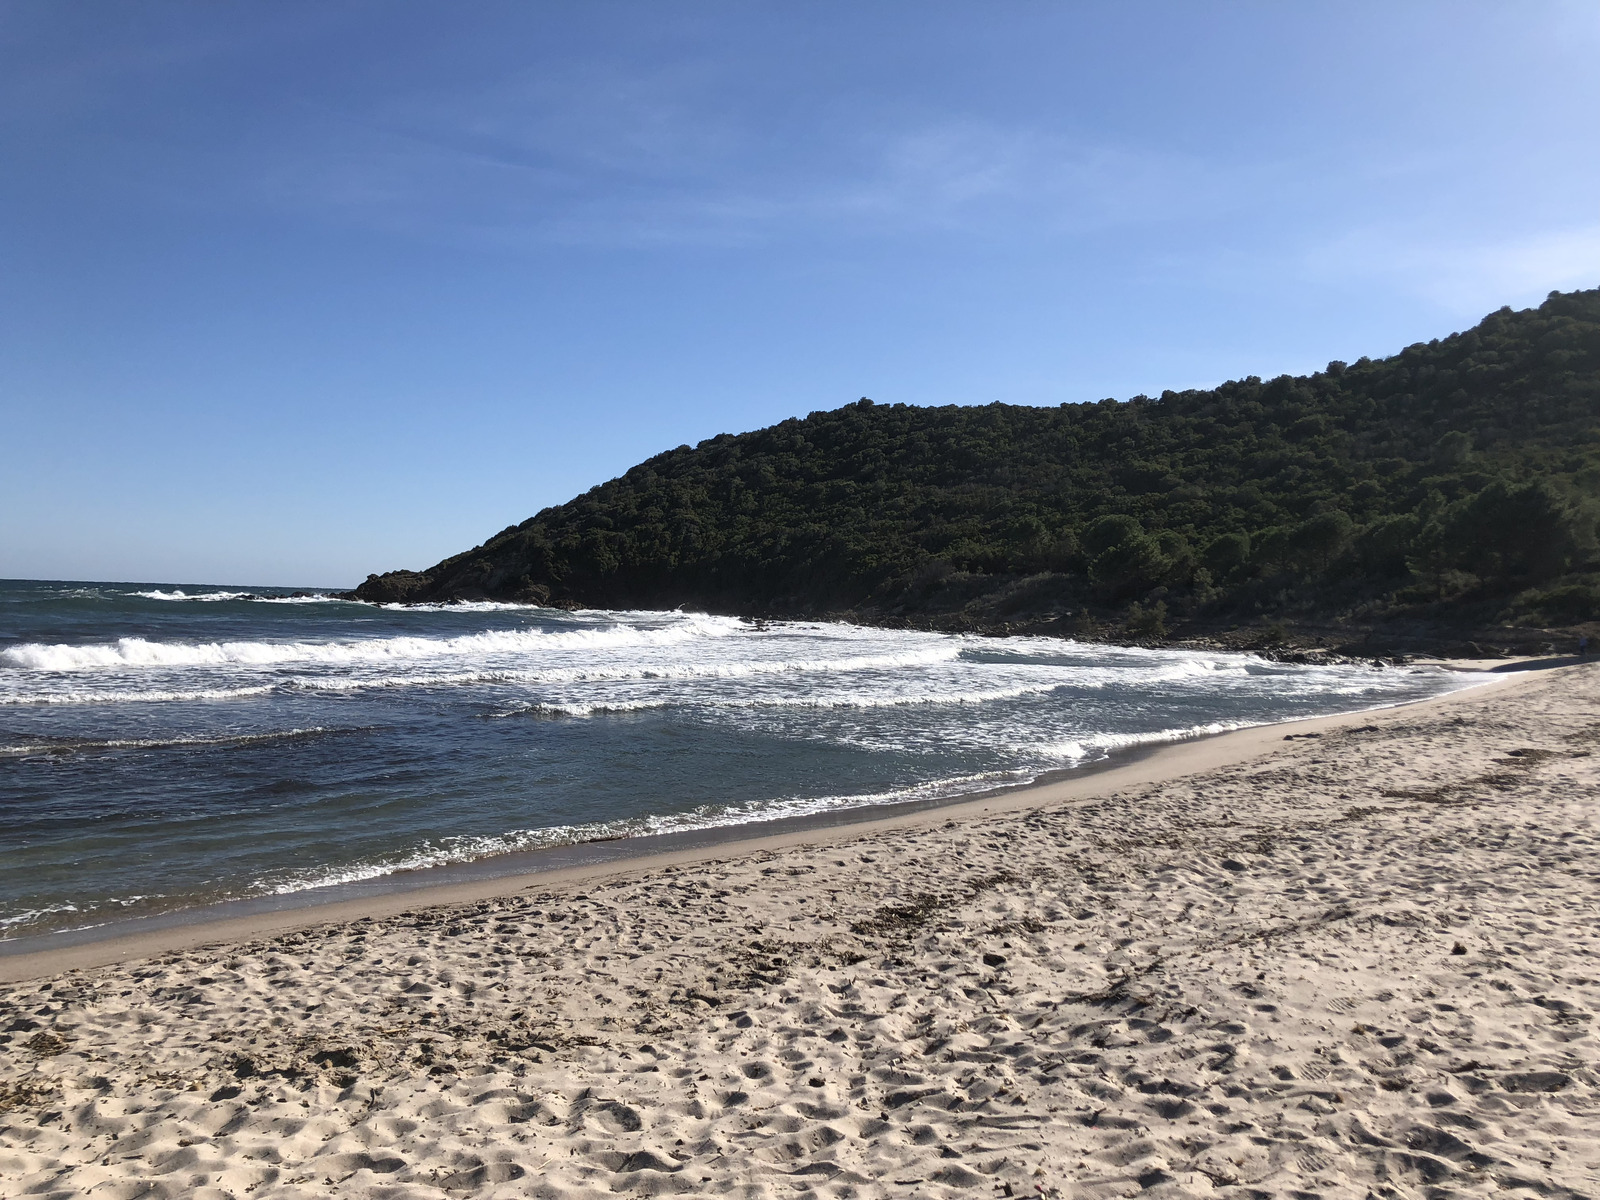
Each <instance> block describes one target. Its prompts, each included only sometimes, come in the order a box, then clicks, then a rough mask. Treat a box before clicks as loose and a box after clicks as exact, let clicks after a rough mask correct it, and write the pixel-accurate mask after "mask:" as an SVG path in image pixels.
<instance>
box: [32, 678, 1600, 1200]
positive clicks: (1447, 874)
mask: <svg viewBox="0 0 1600 1200" xmlns="http://www.w3.org/2000/svg"><path fill="white" fill-rule="evenodd" d="M1312 735H1314V736H1312ZM1597 742H1600V666H1594V665H1583V666H1575V667H1570V668H1564V669H1559V670H1550V671H1543V672H1538V673H1531V674H1527V675H1522V676H1518V677H1515V678H1510V679H1507V680H1503V681H1498V682H1496V683H1495V684H1493V685H1491V686H1488V687H1485V688H1481V689H1473V690H1470V691H1467V692H1462V693H1456V694H1454V695H1452V696H1448V697H1443V698H1440V699H1438V700H1433V701H1427V702H1424V703H1422V704H1418V705H1410V706H1406V707H1403V708H1398V709H1391V710H1386V711H1382V712H1377V713H1366V714H1359V715H1357V716H1354V717H1341V718H1324V719H1319V720H1316V721H1308V722H1300V723H1296V724H1294V725H1289V726H1274V727H1269V728H1265V729H1257V730H1246V731H1241V732H1239V733H1236V734H1229V735H1225V736H1222V737H1218V738H1212V739H1207V740H1204V741H1200V742H1195V743H1188V744H1184V745H1179V746H1173V747H1167V748H1164V749H1163V750H1161V751H1159V752H1157V753H1154V754H1152V755H1150V756H1148V757H1146V758H1144V759H1141V760H1139V761H1137V762H1131V763H1127V764H1123V765H1121V766H1118V767H1116V768H1114V769H1112V770H1109V771H1106V772H1103V773H1101V774H1098V775H1094V776H1088V777H1083V778H1076V779H1067V780H1063V781H1060V782H1057V783H1054V784H1052V785H1050V786H1048V787H1043V788H1032V789H1027V790H1025V791H1021V792H1015V793H1008V794H1005V795H1003V796H998V797H990V798H987V799H983V800H977V801H972V802H968V803H965V804H962V805H957V806H951V807H948V808H942V809H938V810H934V811H926V812H920V813H914V814H905V815H901V816H898V817H894V818H891V819H888V820H883V821H874V822H870V823H866V824H857V825H852V826H848V827H844V828H839V829H833V830H806V831H799V832H794V833H789V834H785V835H782V836H779V837H774V838H767V839H764V840H761V841H758V842H744V843H738V844H725V845H718V846H711V847H703V848H699V849H696V850H692V851H684V852H680V853H677V854H674V855H669V856H660V857H656V858H651V859H638V860H632V861H629V862H626V863H610V864H598V865H590V866H587V867H579V868H573V869H571V870H569V871H568V872H566V873H564V874H543V875H538V876H534V877H520V878H511V879H494V880H482V881H475V882H472V883H469V884H463V885H458V886H456V887H454V888H451V889H439V890H434V891H429V892H426V893H418V892H412V893H409V894H397V895H390V896H385V897H376V898H372V899H370V900H362V901H352V902H350V903H349V904H348V905H346V906H343V907H340V908H323V909H313V910H307V909H300V910H295V911H292V912H288V913H276V914H257V915H254V916H251V917H248V918H243V919H241V921H240V922H237V923H214V924H207V925H202V926H192V927H186V928H180V929H168V930H159V931H153V932H151V933H149V934H148V935H145V937H144V940H142V941H140V940H127V941H124V942H121V943H116V944H99V945H89V946H79V947H72V948H66V949H61V950H59V951H54V952H51V953H50V954H49V955H47V956H43V957H40V956H32V957H12V958H8V959H3V960H0V978H3V979H7V980H10V981H11V982H8V983H6V984H4V985H0V1041H3V1043H4V1044H3V1045H0V1194H5V1195H13V1194H16V1195H22V1194H30V1195H42V1196H78V1195H92V1196H101V1195H104V1196H120V1197H132V1196H136V1195H150V1196H190V1195H193V1196H219V1197H220V1196H225V1195H231V1196H244V1195H247V1194H248V1195H250V1196H252V1197H269V1196H304V1195H340V1196H375V1197H376V1196H395V1197H400V1196H432V1197H439V1196H491V1195H494V1196H552V1197H555V1196H585V1195H594V1196H600V1195H614V1194H617V1193H624V1194H641V1195H654V1194H660V1193H673V1194H679V1193H683V1194H707V1195H712V1194H715V1195H729V1194H732V1195H740V1196H768V1195H772V1196H790V1195H797V1194H806V1193H816V1194H819V1195H827V1196H845V1195H863V1196H864V1195H885V1194H894V1195H919V1196H920V1195H929V1196H938V1195H952V1196H954V1195H968V1196H991V1195H1021V1194H1026V1195H1039V1194H1041V1193H1042V1194H1046V1195H1053V1194H1059V1195H1063V1196H1065V1195H1074V1196H1076V1195H1089V1196H1095V1197H1099V1196H1113V1195H1116V1196H1131V1195H1134V1194H1137V1193H1140V1192H1146V1191H1147V1192H1151V1193H1152V1194H1155V1195H1167V1194H1176V1193H1185V1194H1187V1193H1193V1194H1196V1195H1207V1196H1210V1195H1215V1194H1218V1193H1221V1194H1223V1195H1226V1196H1236V1197H1239V1198H1241V1200H1263V1198H1264V1197H1265V1196H1268V1195H1280V1194H1281V1195H1284V1196H1289V1197H1294V1198H1295V1200H1304V1197H1306V1196H1308V1195H1313V1194H1314V1195H1316V1196H1319V1197H1322V1196H1328V1197H1334V1196H1339V1197H1343V1196H1349V1197H1352V1198H1353V1200H1361V1198H1364V1197H1366V1196H1367V1195H1369V1194H1372V1195H1377V1196H1384V1197H1388V1196H1403V1197H1411V1196H1419V1197H1421V1196H1426V1197H1429V1198H1430V1200H1431V1198H1432V1197H1435V1196H1443V1195H1447V1194H1450V1193H1465V1192H1482V1193H1485V1194H1487V1193H1489V1192H1511V1193H1513V1194H1520V1193H1527V1194H1529V1195H1540V1196H1563V1197H1575V1196H1590V1195H1595V1194H1597V1192H1600V1086H1597V1085H1600V1075H1597V1070H1596V1068H1597V1064H1596V1052H1595V1046H1594V1041H1593V1032H1592V1027H1593V1020H1592V1017H1591V1014H1592V1013H1593V1012H1594V1011H1595V1008H1596V1005H1597V1004H1600V888H1597V882H1600V858H1597V854H1596V851H1597V844H1596V840H1595V839H1596V828H1595V816H1596V809H1597V805H1600V771H1597V769H1596V766H1595V759H1594V757H1593V756H1592V754H1591V751H1592V750H1594V749H1595V746H1596V743H1597Z"/></svg>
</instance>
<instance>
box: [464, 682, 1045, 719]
mask: <svg viewBox="0 0 1600 1200" xmlns="http://www.w3.org/2000/svg"><path fill="white" fill-rule="evenodd" d="M1060 686H1061V684H1060V683H1059V682H1051V683H1042V684H1021V685H1017V686H1014V687H1003V688H973V689H968V690H965V691H946V692H936V691H930V692H900V693H889V694H887V695H872V694H868V693H865V692H844V693H835V694H833V695H827V694H823V695H815V696H717V697H706V696H694V697H675V696H653V697H650V698H648V699H643V700H596V701H594V702H592V703H583V702H570V703H543V702H532V703H528V704H518V705H513V706H511V707H509V708H506V709H504V710H502V711H501V712H498V713H496V714H495V715H496V716H500V717H513V716H519V715H523V714H529V713H531V714H536V715H538V716H547V717H593V716H601V715H605V714H608V713H630V712H641V711H644V710H646V709H652V708H672V707H678V706H692V707H695V708H706V709H753V708H791V709H793V708H801V709H804V708H811V709H830V708H900V707H904V706H911V705H918V704H988V703H991V702H993V701H995V700H1015V699H1017V698H1018V697H1020V696H1040V695H1044V694H1045V693H1047V692H1053V691H1055V690H1056V689H1057V688H1058V687H1060Z"/></svg>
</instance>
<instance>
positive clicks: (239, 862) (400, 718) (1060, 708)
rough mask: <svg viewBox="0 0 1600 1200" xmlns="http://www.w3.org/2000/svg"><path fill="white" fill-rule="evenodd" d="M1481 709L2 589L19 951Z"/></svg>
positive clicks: (726, 630) (996, 646)
mask: <svg viewBox="0 0 1600 1200" xmlns="http://www.w3.org/2000/svg"><path fill="white" fill-rule="evenodd" d="M1465 682H1466V681H1465V679H1464V678H1463V677H1461V676H1458V675H1453V674H1451V673H1449V672H1445V671H1439V670H1409V669H1385V670H1378V669H1373V668H1371V667H1365V666H1326V667H1303V666H1288V665H1282V664H1276V663H1272V662H1267V661H1265V660H1262V659H1259V658H1256V657H1253V656H1250V655H1242V654H1223V653H1213V652H1192V651H1150V650H1138V649H1119V648H1115V647H1106V646H1100V645H1090V644H1080V643H1075V642H1070V641H1060V640H1055V639H1047V638H1032V637H1023V638H982V637H972V636H956V635H944V634H930V633H916V632H903V631H885V630H880V629H867V628H860V627H854V626H845V625H833V624H817V623H781V622H780V623H752V622H746V621H740V620H736V619H733V618H727V617H714V616H706V615H704V614H695V613H682V612H670V613H658V612H629V613H614V612H574V613H569V612H560V611H555V610H550V609H541V608H534V607H526V606H513V605H499V604H467V605H454V606H433V607H416V608H407V609H401V608H389V607H377V606H373V605H367V604H361V603H355V602H350V601H342V600H333V599H329V598H327V597H325V596H320V595H315V594H313V595H309V596H307V595H299V596H297V595H292V594H290V593H289V592H288V591H287V590H283V589H265V590H256V591H253V592H245V591H242V590H241V589H237V588H234V589H230V588H219V587H210V586H202V585H175V584H108V583H39V582H18V581H10V582H0V937H10V938H15V937H19V936H24V935H28V934H36V933H41V932H47V931H52V930H61V929H69V928H77V927H83V926H90V925H96V924H100V923H104V922H107V921H113V920H116V919H118V918H119V917H128V916H133V915H144V914H151V913H157V912H163V911H168V910H172V909H178V908H187V907H192V906H196V905H202V904H206V903H210V902H215V901H218V900H225V899H236V898H245V897H259V896H271V895H278V894H287V893H295V892H301V891H305V890H308V889H315V888H318V887H324V886H328V885H332V884H337V883H340V882H343V881H351V880H360V879H371V878H378V877H383V876H391V875H393V874H394V873H397V872H406V871H413V870H416V869H419V868H425V867H429V866H435V865H441V864H449V863H460V862H467V861H472V860H476V859H481V858H485V857H488V856H494V855H497V854H505V853H507V852H511V851H517V850H526V849H531V848H537V847H541V846H557V845H562V844H569V843H574V842H580V841H585V840H588V839H593V838H598V837H612V836H618V835H621V836H631V835H637V834H643V833H651V832H661V831H667V830H674V829H694V828H707V827H714V826H729V825H737V824H743V823H748V822H752V821H759V820H766V819H772V818H777V817H782V816H790V815H799V814H808V813H824V812H830V811H838V810H842V809H845V808H851V807H858V806H864V805H884V804H892V803H895V802H903V801H911V800H925V799H933V798H940V797H948V796H956V795H961V794H964V793H970V792H974V791H979V790H983V789H986V788H993V787H998V786H1004V785H1007V784H1020V783H1025V782H1028V781H1029V780H1032V779H1036V778H1038V777H1039V776H1040V775H1042V774H1045V773H1049V772H1054V771H1060V770H1063V769H1070V768H1073V767H1076V766H1081V765H1084V764H1088V763H1092V762H1094V761H1096V760H1098V759H1102V758H1104V757H1105V756H1106V755H1107V754H1109V753H1112V752H1114V751H1116V750H1117V749H1118V748H1121V747H1126V746H1133V745H1139V744H1146V743H1152V742H1159V741H1169V740H1174V739H1178V738H1184V737H1193V736H1198V735H1201V734H1204V733H1207V732H1215V731H1220V730H1223V729H1227V728H1233V727H1237V726H1241V725H1247V724H1256V723H1262V722H1269V721H1277V720H1284V719H1291V718H1296V717H1304V716H1312V715H1317V714H1323V713H1331V712H1341V711H1350V710H1355V709H1361V708H1370V707H1375V706H1379V705H1388V704H1395V703H1399V702H1402V701H1406V700H1412V699H1420V698H1423V697H1426V696H1431V695H1435V694H1438V693H1440V692H1444V691H1448V690H1451V689H1453V688H1456V687H1460V686H1463V685H1464V683H1465Z"/></svg>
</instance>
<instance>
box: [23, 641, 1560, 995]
mask: <svg viewBox="0 0 1600 1200" xmlns="http://www.w3.org/2000/svg"><path fill="white" fill-rule="evenodd" d="M1416 665H1426V666H1435V667H1442V668H1445V669H1448V670H1453V671H1458V672H1463V673H1477V674H1482V675H1485V676H1492V677H1493V678H1486V679H1485V680H1484V681H1483V682H1482V683H1474V684H1469V685H1467V686H1465V687H1461V688H1457V689H1455V690H1453V691H1450V692H1446V693H1444V694H1443V695H1439V696H1432V697H1428V698H1427V699H1423V700H1416V701H1407V702H1404V703H1400V704H1393V705H1386V706H1382V707H1378V708H1369V709H1357V710H1355V711H1352V712H1348V713H1338V714H1331V715H1327V716H1319V717H1304V718H1298V719H1294V720H1289V721H1276V722H1271V723H1268V724H1264V725H1254V726H1247V727H1245V728H1242V729H1234V730H1228V731H1225V732H1222V733H1215V734H1201V735H1198V736H1193V737H1188V738H1183V739H1179V740H1176V741H1172V742H1158V743H1152V744H1145V745H1139V746H1133V747H1128V748H1125V749H1123V750H1119V751H1115V752H1113V753H1111V754H1109V755H1108V756H1107V757H1106V758H1105V759H1102V760H1099V761H1097V762H1094V763H1089V764H1085V765H1084V766H1081V767H1072V768H1065V769H1063V770H1061V771H1059V772H1051V773H1049V777H1043V778H1042V779H1036V780H1034V781H1032V782H1030V783H1026V784H1018V785H1013V786H1001V787H998V788H991V789H986V790H983V791H979V792H974V793H969V794H963V795H957V796H951V797H946V798H941V799H932V800H915V801H908V802H901V803H896V804H890V805H863V806H861V807H858V808H846V809H842V810H839V811H836V812H830V813H816V814H808V815H806V816H799V817H785V818H779V819H776V820H771V821H754V822H749V823H746V824H739V825H727V826H712V827H709V828H705V829H693V830H683V831H674V832H670V833H665V834H648V835H643V836H640V837H634V838H618V839H608V840H604V841H594V842H581V843H576V844H574V845H570V846H558V847H549V848H544V849H539V850H531V851H519V852H514V853H510V854H501V855H493V856H491V857H489V858H485V859H478V860H473V861H471V862H466V863H454V864H449V865H445V866H439V867H429V868H424V869H421V870H417V871H409V872H395V873H391V874H387V875H381V876H376V877H374V878H372V879H368V880H359V881H354V882H352V883H348V884H337V885H333V886H331V887H324V888H311V889H306V890H305V891H303V892H293V893H288V894H285V895H282V896H261V897H250V898H247V899H240V900H230V901H222V902H218V903H215V904H206V905H197V906H194V907H190V908H180V909H175V910H171V911H169V912H165V913H158V914H153V915H151V916H147V917H133V918H127V919H124V920H117V921H108V922H105V923H103V924H99V925H92V926H83V927H78V928H74V929H65V930H57V931H52V932H48V933H42V934H35V935H27V936H23V937H17V938H11V939H6V940H4V941H0V985H6V984H13V983H18V982H22V981H26V980H29V979H35V978H42V977H44V976H47V975H51V974H56V973H60V972H64V971H73V970H86V969H92V968H96V967H103V966H107V965H110V964H113V963H120V962H126V961H129V960H132V959H138V958H148V957H155V956H158V955H162V954H168V953H175V952H180V951H187V950H193V949H197V948H200V947H206V946H215V945H223V944H227V943H230V942H236V941H247V940H252V939H257V938H261V937H265V936H275V935H281V934H285V933H290V932H294V931H299V930H305V929H311V928H316V927H319V926H324V925H329V924H337V923H340V922H344V921H350V920H358V919H361V918H371V919H374V920H382V919H384V918H386V917H392V916H394V915H396V914H398V913H401V912H405V911H408V910H412V909H419V908H434V907H438V906H441V905H453V904H465V903H474V902H477V901H481V900H487V899H495V898H500V897H504V896H508V895H514V894H516V893H517V892H519V891H526V890H529V889H532V888H536V887H545V886H557V885H563V884H573V883H580V882H584V881H588V880H595V879H605V878H611V877H614V876H620V875H629V876H632V875H648V874H650V873H652V872H656V871H660V870H662V869H666V868H675V867H681V866H686V865H692V864H703V863H707V862H713V861H718V860H720V859H724V858H740V857H746V856H749V855H754V854H759V853H762V852H767V851H773V850H780V849H788V848H791V847H795V846H801V845H811V844H817V845H821V844H826V843H828V842H830V841H837V840H840V839H844V838H848V837H852V836H857V835H863V834H870V833H877V832H881V831H886V830H892V829H901V828H918V827H923V826H926V825H929V824H932V823H934V822H936V821H940V820H960V819H963V818H967V817H971V816H975V815H979V814H993V815H999V814H1009V813H1015V812H1019V811H1024V810H1027V809H1030V808H1035V807H1043V806H1047V805H1059V804H1071V803H1083V802H1088V801H1091V800H1096V799H1100V798H1102V797H1104V796H1107V795H1109V794H1111V793H1113V792H1116V791H1120V790H1123V789H1126V788H1133V787H1140V786H1145V785H1149V784H1156V783H1165V782H1169V781H1171V780H1174V779H1178V778H1181V777H1183V776H1186V775H1191V774H1201V773H1204V772H1207V771H1213V770H1217V769H1219V768H1222V767H1227V766H1235V765H1239V764H1241V763H1244V762H1247V761H1249V760H1250V759H1252V758H1255V757H1257V756H1259V755H1261V754H1264V753H1266V752H1268V751H1269V750H1270V749H1271V748H1273V745H1274V743H1275V742H1278V741H1280V740H1282V737H1283V735H1282V733H1281V732H1280V731H1281V730H1283V729H1288V728H1297V729H1300V732H1301V734H1302V735H1303V734H1317V735H1320V734H1321V733H1322V732H1326V731H1331V730H1335V729H1339V728H1342V727H1344V726H1347V725H1351V724H1355V723H1359V722H1361V721H1363V720H1365V719H1368V718H1372V719H1376V718H1377V717H1379V716H1381V715H1383V714H1387V713H1397V712H1411V711H1415V710H1418V709H1421V708H1426V707H1430V706H1438V705H1444V704H1448V703H1450V702H1452V701H1454V700H1458V699H1459V698H1461V697H1465V696H1469V695H1476V694H1478V693H1480V692H1481V691H1482V690H1483V689H1484V688H1485V687H1489V686H1495V685H1496V684H1500V685H1503V684H1504V683H1506V682H1510V681H1512V680H1514V679H1516V678H1518V677H1519V676H1522V675H1523V674H1524V673H1526V672H1529V671H1539V670H1543V669H1550V668H1559V667H1561V666H1568V665H1574V664H1573V660H1571V659H1549V660H1545V659H1522V660H1515V661H1513V662H1500V663H1496V664H1495V665H1494V666H1492V667H1488V666H1485V665H1483V664H1480V663H1477V662H1473V661H1471V660H1467V661H1461V660H1451V659H1435V660H1428V661H1427V662H1426V663H1418V664H1416Z"/></svg>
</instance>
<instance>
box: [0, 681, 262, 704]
mask: <svg viewBox="0 0 1600 1200" xmlns="http://www.w3.org/2000/svg"><path fill="white" fill-rule="evenodd" d="M278 690H279V685H278V684H275V683H264V684H259V685H257V686H255V687H235V688H189V689H182V688H144V689H142V690H139V691H132V692H127V691H115V692H106V691H93V690H84V689H69V690H65V691H46V692H39V691H21V692H11V693H9V694H0V706H3V705H13V706H14V705H24V704H166V703H170V704H185V703H198V702H200V701H205V700H237V699H240V698H242V697H246V696H264V695H266V694H267V693H268V692H275V691H278Z"/></svg>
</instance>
